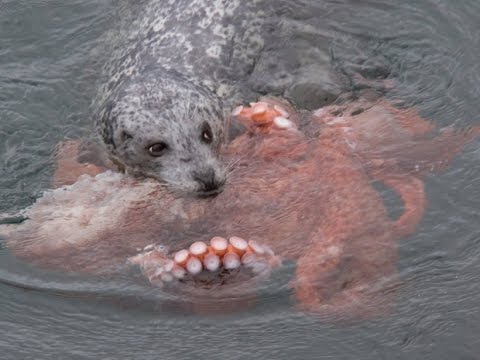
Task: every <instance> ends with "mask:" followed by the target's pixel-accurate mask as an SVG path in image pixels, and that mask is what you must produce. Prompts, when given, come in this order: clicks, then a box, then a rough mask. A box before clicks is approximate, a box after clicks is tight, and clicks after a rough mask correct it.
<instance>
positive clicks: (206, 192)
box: [196, 186, 223, 199]
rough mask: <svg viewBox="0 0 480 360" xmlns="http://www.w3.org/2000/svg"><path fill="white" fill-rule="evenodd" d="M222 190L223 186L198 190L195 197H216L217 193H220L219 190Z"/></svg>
mask: <svg viewBox="0 0 480 360" xmlns="http://www.w3.org/2000/svg"><path fill="white" fill-rule="evenodd" d="M222 191H223V186H221V187H218V188H216V189H213V190H202V191H198V192H197V193H196V195H197V197H199V198H201V199H205V198H212V197H216V196H217V195H218V194H220V193H221V192H222Z"/></svg>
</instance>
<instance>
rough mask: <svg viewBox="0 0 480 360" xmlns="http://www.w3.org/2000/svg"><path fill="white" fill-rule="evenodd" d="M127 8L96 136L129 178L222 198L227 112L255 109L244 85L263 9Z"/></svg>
mask: <svg viewBox="0 0 480 360" xmlns="http://www.w3.org/2000/svg"><path fill="white" fill-rule="evenodd" d="M129 6H131V7H132V6H134V7H135V9H130V13H131V14H133V15H130V18H129V20H128V21H125V20H124V21H122V25H121V26H120V27H119V28H118V29H117V30H116V34H117V35H118V36H117V37H118V38H117V39H116V42H115V49H114V50H113V51H112V54H111V56H109V57H110V60H109V61H108V63H107V65H106V66H105V74H106V77H107V78H108V81H106V82H105V83H104V85H103V86H101V90H100V93H99V94H98V97H97V101H96V103H95V114H94V118H95V127H96V131H97V133H98V134H99V135H100V138H101V139H100V140H101V143H103V144H104V145H105V150H106V151H107V153H108V155H109V158H110V159H111V160H112V161H113V162H114V163H115V164H117V165H118V166H119V167H120V168H123V169H124V170H125V171H126V172H128V173H132V174H138V175H142V176H148V177H153V178H156V179H158V180H161V181H162V182H165V183H167V184H168V185H170V186H171V187H173V188H175V189H178V190H180V191H184V192H187V193H196V194H201V195H209V194H211V193H216V192H218V191H219V190H220V189H221V187H222V185H223V184H224V182H225V178H226V173H225V170H224V168H223V167H222V165H221V163H220V161H219V160H218V156H217V154H218V150H219V146H220V144H221V142H222V139H223V129H224V113H225V112H226V111H227V110H230V109H231V107H232V105H233V104H234V103H239V102H243V101H245V100H253V99H254V98H255V95H254V94H253V92H249V90H248V86H244V84H242V81H243V80H242V79H245V78H247V77H246V76H245V75H246V74H248V73H249V72H251V71H253V67H254V64H255V57H256V56H258V54H259V52H260V49H261V48H262V46H263V38H262V37H261V35H259V34H261V33H262V31H261V29H262V27H263V26H264V19H265V18H266V17H267V15H268V12H269V10H268V9H269V7H270V5H267V2H266V1H265V0H254V1H249V2H248V3H245V2H241V1H239V0H233V1H223V0H217V1H210V0H180V1H178V0H177V1H164V0H147V1H141V2H137V3H136V4H133V2H132V3H131V4H130V5H129Z"/></svg>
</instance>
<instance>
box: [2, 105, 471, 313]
mask: <svg viewBox="0 0 480 360" xmlns="http://www.w3.org/2000/svg"><path fill="white" fill-rule="evenodd" d="M266 102H267V103H269V104H271V105H272V106H273V105H277V106H278V105H282V106H283V107H284V108H285V107H286V106H285V104H283V103H281V102H278V101H275V100H267V101H266ZM287 110H288V112H289V113H290V120H291V121H293V122H294V123H296V125H297V126H299V124H298V118H299V117H300V116H301V115H300V114H298V113H296V112H295V111H294V110H293V109H291V108H288V107H287ZM236 115H237V118H238V120H241V121H242V122H243V123H244V124H248V123H249V121H250V119H249V117H248V116H243V118H242V114H241V111H239V110H238V111H236ZM308 118H309V121H308V122H307V125H306V126H304V127H302V128H300V130H296V129H276V128H274V127H271V128H268V129H267V131H265V128H264V129H262V131H257V130H256V128H255V127H254V126H252V127H251V128H250V129H249V131H247V132H246V133H244V134H243V135H241V136H239V137H237V138H236V139H234V140H233V141H232V142H231V143H230V144H229V145H228V147H226V148H225V149H223V154H222V155H223V157H224V161H225V162H226V163H228V164H232V170H231V173H230V175H229V177H228V182H227V185H226V187H225V189H224V191H223V192H222V193H220V194H219V195H218V196H216V197H214V198H208V199H193V198H185V197H180V196H178V194H175V193H174V192H170V191H169V190H167V189H166V188H165V187H163V186H162V185H160V184H156V183H154V182H151V181H147V182H140V181H136V180H132V179H129V178H121V179H120V180H118V181H116V182H114V183H112V186H113V187H114V190H112V191H115V192H116V193H117V194H118V193H121V191H127V190H128V191H130V192H132V193H135V192H137V193H136V196H132V197H130V198H129V199H128V200H125V197H123V198H121V200H118V201H117V202H115V201H112V203H110V204H109V203H106V205H105V207H106V210H107V211H110V210H112V214H111V215H112V216H111V217H108V216H105V218H106V219H108V221H104V222H100V225H98V226H97V227H95V231H90V232H88V233H86V234H88V236H84V237H82V236H76V237H75V240H72V241H68V239H65V237H68V230H65V231H64V232H63V233H62V232H61V231H60V232H57V233H55V232H50V233H49V234H50V235H51V236H52V237H54V238H53V239H52V238H51V237H50V238H47V236H45V234H46V233H45V228H46V226H48V224H45V221H44V220H45V218H42V219H41V220H42V221H40V220H39V221H36V220H35V216H34V215H35V206H34V207H33V208H32V210H31V212H32V216H31V218H32V220H30V224H29V223H28V222H27V224H25V225H22V226H23V228H21V231H17V232H15V233H13V234H11V236H10V238H9V246H10V248H11V249H13V251H14V252H15V254H16V255H17V256H18V257H21V258H23V259H26V260H28V261H30V262H32V263H34V264H36V265H38V266H43V267H49V268H55V269H62V270H66V271H72V272H89V273H102V272H111V271H114V270H115V269H118V268H119V267H121V266H122V265H123V264H124V263H125V259H126V258H128V257H131V256H134V255H135V254H136V253H137V252H138V249H139V248H141V249H143V248H144V247H145V246H146V245H148V244H151V243H153V244H163V245H166V246H169V248H170V250H171V251H176V250H180V249H182V248H188V246H190V244H191V243H193V242H195V241H199V240H201V241H208V240H209V239H211V238H212V237H214V236H217V235H220V236H229V235H237V236H241V237H243V238H245V239H251V240H255V241H258V242H260V243H263V244H266V245H268V246H270V247H271V248H272V249H274V250H275V252H276V253H277V254H279V255H280V256H281V257H282V258H283V259H290V260H293V261H295V263H296V275H295V278H294V280H293V281H292V282H291V286H292V288H293V290H294V293H295V297H296V300H297V304H298V307H299V308H300V309H302V310H305V311H308V312H315V313H323V312H326V313H329V314H331V313H342V314H345V313H348V314H353V315H354V316H359V317H367V316H370V315H374V314H378V313H382V312H383V311H385V310H386V309H387V308H388V307H389V306H390V304H391V301H390V300H391V299H389V295H380V292H379V291H378V287H379V286H380V285H379V284H381V283H384V282H385V281H387V282H388V280H392V281H393V279H395V274H396V261H397V252H396V240H398V239H399V238H401V237H404V236H406V235H409V234H411V233H412V232H413V231H415V228H416V226H417V224H418V222H419V221H420V220H421V217H422V215H423V212H424V208H425V206H426V201H425V195H424V189H423V187H424V185H423V181H422V177H423V176H424V175H425V174H426V173H427V172H429V171H435V170H440V169H442V168H444V167H445V166H446V165H448V163H449V162H450V161H451V160H452V159H453V157H454V156H455V155H456V154H457V153H458V152H460V151H461V150H462V149H463V146H464V145H465V144H466V143H467V142H469V141H471V140H472V139H474V138H475V137H476V136H478V134H479V129H478V128H474V129H472V130H471V131H469V132H463V133H456V132H454V131H452V130H445V131H442V132H441V133H440V135H439V136H438V137H437V138H433V139H429V138H428V135H430V133H431V132H432V131H433V130H434V127H433V126H432V125H431V124H430V123H428V122H426V121H425V120H423V119H422V118H420V117H419V116H418V115H417V114H416V113H415V111H413V110H399V109H396V108H394V107H393V106H391V105H390V104H389V103H387V102H385V101H376V102H367V101H357V102H352V103H349V104H346V105H343V106H329V107H326V108H323V109H320V110H318V111H316V112H313V113H312V114H309V115H308ZM445 145H448V146H445ZM69 146H71V149H70V152H68V151H67V152H65V153H66V154H67V156H66V155H65V154H60V156H59V163H60V164H62V161H64V159H66V158H68V159H70V160H67V163H69V161H72V159H73V158H74V157H72V154H73V153H74V152H75V151H74V150H75V149H74V146H73V145H71V144H70V145H69ZM72 149H73V151H72ZM82 166H84V165H82ZM67 168H68V171H71V168H72V166H67ZM63 171H64V169H63V168H62V166H60V167H59V168H58V171H57V174H56V177H55V178H56V179H61V178H62V177H66V176H64V175H63V174H62V172H63ZM98 171H99V172H100V171H103V169H101V168H98ZM374 180H380V181H382V182H384V183H385V185H387V186H389V187H391V188H393V189H394V190H395V191H397V192H398V193H399V195H400V196H401V198H402V199H403V201H404V203H405V211H404V213H403V214H402V215H401V216H400V217H399V218H398V219H396V220H392V219H390V218H389V216H388V215H387V211H386V208H385V206H384V204H383V201H382V199H381V197H380V195H379V194H378V193H377V191H376V190H375V189H374V188H373V187H372V181H374ZM81 181H84V182H86V186H85V187H84V188H81V189H82V191H87V192H88V187H89V186H90V185H89V183H88V182H93V181H95V180H94V179H91V178H88V179H86V178H84V177H83V178H81ZM56 183H57V184H59V183H61V181H57V182H56ZM146 184H147V185H146ZM74 186H75V185H74ZM79 186H80V185H79ZM115 187H116V188H115ZM85 189H87V190H85ZM122 194H123V193H122ZM77 195H78V194H77ZM89 195H91V194H89ZM99 196H100V197H101V196H102V195H99ZM112 196H113V195H112ZM105 197H107V195H105V196H104V198H105ZM104 198H103V199H101V201H104V200H105V199H104ZM92 201H97V200H92ZM122 201H123V202H122ZM45 205H46V206H49V204H48V203H47V204H45ZM39 206H40V205H39ZM95 210H98V209H97V208H94V209H93V210H92V211H91V213H90V215H85V219H84V221H83V223H82V222H81V221H80V220H78V218H75V221H76V222H75V226H76V228H75V231H77V232H78V231H80V232H81V231H82V230H81V229H80V230H79V228H81V227H82V226H83V227H84V229H88V228H89V226H90V225H89V224H95V221H97V222H99V221H100V220H98V219H96V217H97V215H96V213H95ZM102 211H105V208H102ZM74 217H75V216H74ZM99 218H101V216H100V217H99ZM40 223H41V224H40ZM92 226H93V225H92ZM42 231H43V232H42ZM70 231H72V230H70ZM39 234H43V235H42V236H40V235H39ZM62 236H63V237H64V238H62V239H59V237H62ZM112 269H113V270H112ZM378 297H382V298H381V299H380V300H379V299H378Z"/></svg>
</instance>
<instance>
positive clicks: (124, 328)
mask: <svg viewBox="0 0 480 360" xmlns="http://www.w3.org/2000/svg"><path fill="white" fill-rule="evenodd" d="M283 3H285V2H282V4H283ZM116 6H117V2H116V1H107V0H95V1H89V0H72V1H69V2H68V4H67V3H65V2H63V1H56V0H55V1H54V0H44V1H40V0H39V1H19V0H17V1H10V0H7V1H6V0H3V1H1V2H0V30H1V36H0V82H1V86H0V161H1V164H2V168H1V170H0V171H1V176H0V189H1V190H0V212H6V211H13V210H18V209H22V208H24V207H25V206H27V205H29V204H31V203H32V202H33V201H34V199H35V198H36V197H38V196H39V195H40V194H41V191H42V190H44V189H47V188H48V187H49V182H50V179H51V174H52V166H53V161H52V156H51V155H52V152H53V148H54V146H55V144H56V143H57V142H58V141H60V140H64V139H65V138H76V137H79V136H84V135H86V134H88V133H89V132H90V131H91V119H90V118H89V104H90V102H91V100H92V96H93V94H95V80H96V78H97V77H98V75H99V64H101V63H102V57H103V56H104V54H102V50H101V49H102V48H101V46H99V44H101V42H102V41H103V40H104V39H105V38H106V37H108V36H107V32H108V30H109V29H110V28H111V23H112V18H113V17H114V14H115V11H116ZM280 10H281V11H280ZM479 11H480V4H479V3H478V2H477V1H475V0H465V1H462V2H456V3H454V2H451V1H447V0H442V1H440V0H436V1H433V0H429V1H427V0H423V1H413V0H408V1H403V2H396V1H379V0H370V1H354V0H351V1H347V0H336V1H322V2H319V1H313V0H304V1H301V2H295V5H291V4H290V6H279V13H282V14H283V17H284V18H283V20H284V21H285V24H287V25H295V24H296V25H299V26H300V28H301V29H304V26H305V25H306V24H311V25H313V29H314V31H310V32H309V33H307V32H305V31H303V30H298V32H295V31H293V30H292V32H291V34H290V35H291V36H292V39H295V37H296V36H298V37H302V38H305V37H308V38H309V39H310V40H311V39H313V40H311V41H315V39H316V38H317V37H318V39H321V40H319V41H322V42H327V43H328V44H329V50H330V53H329V56H330V57H331V58H332V64H333V65H334V66H335V67H336V68H337V69H338V71H341V72H344V73H346V74H350V75H351V74H352V73H354V72H360V73H362V74H364V75H366V76H368V77H370V78H383V77H385V76H388V78H390V79H393V80H395V88H394V89H393V90H392V91H390V92H389V94H388V96H389V97H390V98H392V99H396V100H400V101H402V103H404V104H406V105H411V106H416V107H417V108H418V109H419V110H420V112H421V114H422V115H423V116H425V117H427V118H429V119H432V120H434V121H435V123H437V124H439V125H441V126H444V125H450V124H455V125H458V126H459V127H464V126H468V125H469V124H475V123H476V124H478V122H479V120H478V115H477V114H478V113H479V111H478V110H479V106H478V100H477V99H478V97H479V95H480V85H479V84H480V63H479V62H478V55H479V52H478V49H479V48H480V36H479V35H480V27H478V15H477V14H479ZM479 155H480V147H479V143H478V141H476V142H474V143H472V144H470V145H469V146H467V148H466V149H465V151H464V152H463V153H462V155H460V156H459V157H458V158H457V159H456V161H455V162H454V163H453V165H452V167H451V168H450V169H449V170H448V171H447V172H445V173H443V174H441V175H436V176H430V177H428V178H427V179H426V189H427V196H428V208H427V212H426V215H425V217H424V219H423V221H422V223H421V225H420V227H419V229H418V231H417V233H416V234H415V235H414V236H411V237H409V238H408V239H405V240H402V241H400V242H399V244H398V248H399V255H400V256H399V259H400V260H399V264H398V266H399V269H400V276H401V281H402V285H401V286H400V287H399V288H398V289H397V290H396V291H397V295H396V300H395V306H394V309H393V311H392V313H391V314H390V315H388V316H386V317H384V318H377V319H373V320H369V321H362V322H356V323H353V324H332V323H325V322H322V321H320V320H319V319H317V318H315V317H311V316H307V315H302V314H300V313H298V312H296V311H295V310H294V309H293V308H292V304H291V301H290V300H289V295H290V294H289V293H288V291H285V292H284V293H280V294H278V293H275V294H276V296H275V297H272V296H268V294H267V295H266V296H265V297H263V298H261V299H260V301H259V304H258V305H257V306H256V307H255V308H253V309H251V310H248V311H246V312H242V313H240V314H232V315H225V316H195V315H190V314H185V313H183V312H181V311H167V310H165V309H161V308H159V306H158V305H157V304H156V303H155V301H151V299H150V298H149V296H148V294H145V296H144V297H143V298H140V299H137V297H136V290H137V289H136V288H135V287H133V286H132V285H131V283H129V282H128V281H127V280H125V282H121V281H120V282H118V283H114V284H112V283H109V282H108V281H105V282H102V279H99V280H98V282H95V281H93V280H85V279H81V278H78V279H77V278H75V277H73V278H72V277H65V276H63V275H62V274H56V273H49V272H43V271H42V272H40V271H38V270H36V269H32V268H30V267H29V266H28V265H25V264H21V263H19V262H18V261H16V260H15V259H12V258H11V257H10V256H9V255H8V253H7V251H6V250H5V249H0V257H1V261H0V280H1V281H0V349H1V350H2V355H1V358H2V359H29V358H31V359H47V358H73V359H76V358H78V359H83V358H101V359H118V358H139V359H150V358H152V359H154V358H155V359H157V358H161V359H179V358H180V359H190V358H192V359H193V358H198V357H206V358H211V359H217V358H218V359H220V358H225V357H227V358H229V359H249V358H258V359H291V358H301V359H323V358H325V359H328V358H333V359H376V358H379V359H382V358H387V359H403V358H405V359H411V358H422V359H452V358H455V359H475V358H477V356H478V355H477V354H478V352H479V350H480V344H479V343H478V340H477V336H476V334H478V332H479V331H480V306H479V305H478V304H479V303H480V302H479V300H480V290H479V289H478V286H477V283H478V281H479V275H478V274H480V262H479V260H478V258H479V247H478V242H479V241H480V222H479V221H478V218H479V213H478V204H479V202H480V167H479V166H478V159H479Z"/></svg>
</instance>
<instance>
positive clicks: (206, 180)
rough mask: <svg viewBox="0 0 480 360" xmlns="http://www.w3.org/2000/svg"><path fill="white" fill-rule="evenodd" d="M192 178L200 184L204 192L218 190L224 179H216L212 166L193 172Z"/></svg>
mask: <svg viewBox="0 0 480 360" xmlns="http://www.w3.org/2000/svg"><path fill="white" fill-rule="evenodd" d="M193 179H194V180H195V181H197V182H198V183H200V185H202V190H203V191H205V192H209V191H214V190H218V189H219V188H221V187H222V186H223V184H224V181H222V180H221V181H218V179H217V177H216V176H215V170H213V169H212V168H210V169H208V170H206V171H203V172H195V173H194V174H193Z"/></svg>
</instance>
